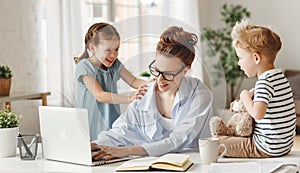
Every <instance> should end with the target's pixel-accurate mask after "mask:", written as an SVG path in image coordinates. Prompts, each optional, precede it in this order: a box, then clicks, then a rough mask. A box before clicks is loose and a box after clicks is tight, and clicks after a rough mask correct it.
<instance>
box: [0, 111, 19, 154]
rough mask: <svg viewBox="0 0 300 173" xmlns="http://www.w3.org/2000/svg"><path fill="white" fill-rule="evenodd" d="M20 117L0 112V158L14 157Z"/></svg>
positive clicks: (11, 113) (7, 112) (13, 113)
mask: <svg viewBox="0 0 300 173" xmlns="http://www.w3.org/2000/svg"><path fill="white" fill-rule="evenodd" d="M20 119H21V115H18V114H16V113H15V112H9V111H8V110H0V157H9V156H14V155H16V145H17V143H16V137H17V134H18V131H19V124H20Z"/></svg>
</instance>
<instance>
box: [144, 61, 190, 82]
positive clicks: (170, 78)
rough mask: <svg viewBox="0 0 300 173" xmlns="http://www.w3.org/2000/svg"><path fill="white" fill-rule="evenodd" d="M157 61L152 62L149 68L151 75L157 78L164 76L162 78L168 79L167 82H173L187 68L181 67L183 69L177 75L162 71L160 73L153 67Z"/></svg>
mask: <svg viewBox="0 0 300 173" xmlns="http://www.w3.org/2000/svg"><path fill="white" fill-rule="evenodd" d="M154 62H155V60H154V61H152V62H151V64H150V65H149V66H148V67H149V70H150V73H151V74H152V75H153V76H155V77H158V76H159V75H162V77H163V78H164V79H166V80H167V81H173V80H174V78H175V77H176V76H177V75H178V74H179V73H181V72H182V71H183V70H184V68H185V66H183V67H181V69H180V70H179V71H178V72H177V73H175V74H174V73H171V72H162V71H159V70H157V69H156V68H155V67H152V65H153V64H154Z"/></svg>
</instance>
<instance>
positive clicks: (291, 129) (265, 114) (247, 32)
mask: <svg viewBox="0 0 300 173" xmlns="http://www.w3.org/2000/svg"><path fill="white" fill-rule="evenodd" d="M231 37H232V39H233V42H232V43H233V46H234V48H235V50H236V54H237V56H238V57H239V62H238V65H239V66H240V68H241V69H242V70H243V71H244V72H245V74H246V75H247V77H249V78H252V77H255V76H257V77H258V80H257V82H256V84H255V90H254V93H253V92H249V91H248V90H243V91H242V92H241V94H240V99H241V101H242V102H243V103H244V105H245V107H246V109H247V111H248V113H249V114H250V115H251V116H252V117H253V118H254V120H255V127H254V131H253V135H252V136H251V137H249V138H243V137H233V136H219V138H220V143H223V144H225V146H226V148H227V153H226V154H225V156H227V157H246V158H268V157H277V156H282V155H285V154H287V153H289V152H290V150H291V148H292V146H293V142H294V136H295V124H296V115H295V105H294V101H293V97H292V95H293V94H292V90H291V87H290V84H289V83H288V81H287V79H286V77H285V76H284V74H283V72H282V71H281V69H280V68H275V65H274V61H275V58H276V55H277V53H278V51H279V50H280V48H281V40H280V37H279V36H278V35H277V34H276V33H274V32H273V31H272V30H270V29H269V28H266V27H262V26H257V25H251V24H248V22H247V21H242V22H240V23H237V24H236V25H235V26H234V27H233V30H232V33H231ZM253 95H254V97H253ZM252 97H253V100H252Z"/></svg>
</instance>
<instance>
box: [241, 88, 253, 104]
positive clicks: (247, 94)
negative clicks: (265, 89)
mask: <svg viewBox="0 0 300 173" xmlns="http://www.w3.org/2000/svg"><path fill="white" fill-rule="evenodd" d="M253 94H254V93H253V92H252V93H251V92H249V91H248V90H243V91H242V92H241V94H240V98H241V100H242V101H243V102H244V103H245V101H246V100H247V99H251V100H252V97H253Z"/></svg>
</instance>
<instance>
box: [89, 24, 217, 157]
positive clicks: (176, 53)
mask: <svg viewBox="0 0 300 173" xmlns="http://www.w3.org/2000/svg"><path fill="white" fill-rule="evenodd" d="M197 41H198V38H197V36H196V35H195V34H193V33H189V32H186V31H184V30H183V29H182V28H180V27H175V26H173V27H169V28H168V29H167V30H166V31H164V32H163V33H162V35H161V37H160V41H159V42H158V44H157V48H156V58H155V60H154V61H153V62H152V63H151V64H150V65H149V69H150V72H151V74H152V75H153V76H155V77H156V81H154V82H152V83H151V84H149V88H148V92H147V93H146V94H145V95H144V97H143V98H142V99H141V100H136V101H134V102H133V103H131V104H130V105H129V106H128V109H127V111H126V112H125V113H124V114H123V115H121V116H120V117H119V118H118V119H117V120H116V121H115V123H114V124H113V128H112V129H111V130H109V131H103V132H100V133H99V135H98V139H97V140H95V141H94V142H92V143H91V148H92V150H93V151H96V150H98V151H97V152H96V154H94V155H93V159H94V160H98V159H100V158H103V157H105V159H107V160H109V159H112V158H115V157H125V156H129V155H137V156H145V155H149V156H159V155H163V154H165V153H168V152H184V151H190V150H197V148H198V139H199V138H200V137H208V136H210V131H209V126H208V121H209V119H210V117H211V110H212V109H211V107H212V94H211V92H210V91H209V90H208V89H207V87H206V86H205V85H204V84H203V83H201V81H200V80H198V79H195V78H191V77H185V75H186V73H187V72H188V70H189V69H190V68H191V65H192V62H193V60H194V57H195V49H194V45H195V44H196V43H197Z"/></svg>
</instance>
